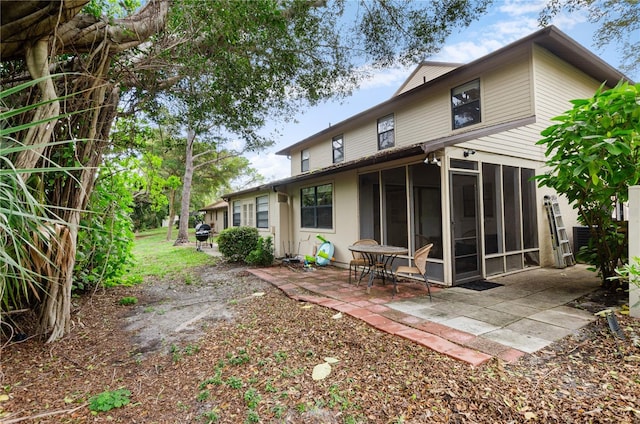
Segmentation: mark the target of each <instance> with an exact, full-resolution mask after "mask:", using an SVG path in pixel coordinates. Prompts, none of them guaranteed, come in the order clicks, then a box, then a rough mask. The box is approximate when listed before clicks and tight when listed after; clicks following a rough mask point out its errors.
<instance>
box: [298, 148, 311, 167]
mask: <svg viewBox="0 0 640 424" xmlns="http://www.w3.org/2000/svg"><path fill="white" fill-rule="evenodd" d="M308 170H309V149H304V150H302V152H300V171H301V172H307V171H308Z"/></svg>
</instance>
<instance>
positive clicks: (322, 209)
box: [300, 184, 333, 228]
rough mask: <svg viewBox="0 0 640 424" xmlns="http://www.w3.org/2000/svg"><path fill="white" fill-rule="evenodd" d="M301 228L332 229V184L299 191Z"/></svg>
mask: <svg viewBox="0 0 640 424" xmlns="http://www.w3.org/2000/svg"><path fill="white" fill-rule="evenodd" d="M300 199H301V223H302V227H303V228H333V184H323V185H319V186H314V187H306V188H303V189H301V190H300Z"/></svg>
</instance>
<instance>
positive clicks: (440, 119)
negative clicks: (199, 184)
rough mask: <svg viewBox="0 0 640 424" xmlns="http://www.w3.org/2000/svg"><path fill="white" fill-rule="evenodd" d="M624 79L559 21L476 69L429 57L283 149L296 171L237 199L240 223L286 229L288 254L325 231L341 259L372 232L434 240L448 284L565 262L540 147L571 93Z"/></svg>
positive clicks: (280, 248) (436, 271) (434, 275)
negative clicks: (356, 109) (556, 255)
mask: <svg viewBox="0 0 640 424" xmlns="http://www.w3.org/2000/svg"><path fill="white" fill-rule="evenodd" d="M621 79H626V77H625V76H624V75H623V74H622V73H620V72H619V71H617V70H616V69H614V68H613V67H611V66H609V65H608V64H607V63H605V62H603V61H602V60H601V59H600V58H599V57H597V56H596V55H594V54H593V53H591V52H589V51H588V50H587V49H585V48H584V47H582V46H581V45H579V44H578V43H576V42H575V41H574V40H572V39H571V38H569V37H568V36H566V35H565V34H564V33H562V32H561V31H559V30H558V29H557V28H555V27H547V28H544V29H542V30H540V31H537V32H535V33H533V34H531V35H530V36H528V37H526V38H523V39H521V40H519V41H516V42H514V43H512V44H510V45H508V46H506V47H504V48H502V49H500V50H497V51H495V52H493V53H491V54H489V55H486V56H484V57H482V58H480V59H477V60H475V61H473V62H471V63H468V64H464V65H460V64H451V63H434V62H424V63H422V64H420V65H419V66H418V67H417V69H416V70H415V71H414V72H413V74H412V75H411V76H410V77H409V78H408V79H407V81H406V82H405V83H404V84H403V85H402V86H401V87H400V89H399V90H398V91H397V92H396V93H395V94H394V96H392V98H390V99H389V100H387V101H385V102H383V103H381V104H378V105H376V106H374V107H372V108H370V109H368V110H365V111H363V112H361V113H359V114H357V115H355V116H351V117H348V118H346V119H345V120H343V121H342V122H340V123H338V124H336V125H332V126H330V127H328V128H326V129H325V130H323V131H321V132H319V133H317V134H313V135H310V136H309V137H308V138H305V139H304V140H301V141H299V142H297V143H295V144H292V145H290V146H289V147H286V148H285V149H282V150H281V151H279V152H278V154H280V155H286V156H287V157H289V158H290V160H291V177H290V178H286V179H282V180H279V181H275V182H272V183H269V184H264V185H261V186H259V187H254V188H251V189H247V190H243V191H239V192H235V193H231V194H228V195H226V196H225V200H227V201H228V202H229V213H230V214H231V216H232V217H233V218H232V225H250V226H255V227H257V228H258V229H259V230H260V231H261V232H262V233H263V234H264V235H271V236H273V238H274V246H275V249H276V255H277V256H284V255H285V254H298V253H300V254H311V253H312V249H313V247H314V246H313V245H314V243H315V242H318V243H319V241H317V240H316V238H315V235H316V234H322V235H323V236H324V237H325V238H326V239H328V240H330V241H331V242H333V243H334V246H335V254H334V256H335V259H336V260H335V263H336V264H337V265H338V266H341V265H342V266H346V264H348V263H349V260H350V258H351V253H350V251H349V250H348V249H347V246H349V245H350V244H352V243H353V242H354V241H355V240H358V239H362V238H373V239H376V240H377V241H378V242H380V243H383V244H389V245H395V246H403V247H407V248H408V249H409V252H410V254H411V253H412V252H414V251H415V250H416V249H418V248H420V247H421V246H423V245H425V244H427V243H434V248H433V249H432V251H431V253H430V256H429V266H428V274H429V276H430V279H432V280H433V281H435V282H439V283H442V284H445V285H455V284H459V283H462V282H465V281H469V280H473V279H478V278H487V277H490V276H493V275H500V274H505V273H509V272H514V271H519V270H523V269H526V268H528V267H539V266H552V265H553V263H554V261H553V253H552V247H551V240H550V233H549V225H548V221H547V218H546V215H545V210H544V206H543V196H544V195H545V194H553V193H549V192H548V190H547V189H541V188H538V187H537V186H536V183H535V182H534V181H533V180H532V177H533V176H534V175H536V174H541V173H543V172H545V166H544V161H545V156H544V147H542V146H538V145H536V142H537V141H538V140H540V139H541V136H540V132H541V131H542V130H543V129H545V128H547V127H548V126H549V125H551V124H552V121H551V118H552V117H555V116H558V115H560V114H561V113H563V112H564V111H566V110H569V109H571V107H572V105H571V104H570V103H569V100H572V99H577V98H587V97H591V96H592V95H593V93H594V92H595V91H596V89H597V88H598V87H599V86H600V85H601V84H602V83H603V82H604V83H606V84H607V85H608V86H614V85H615V84H616V83H617V82H618V81H619V80H621ZM561 208H562V210H563V212H564V218H565V219H564V220H565V224H567V226H571V225H575V213H574V211H573V210H572V208H571V207H570V206H569V205H567V204H566V203H561ZM407 260H408V259H407V258H406V257H405V258H399V259H397V261H396V262H397V263H400V261H404V263H406V261H407Z"/></svg>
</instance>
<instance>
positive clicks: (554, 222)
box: [544, 195, 576, 268]
mask: <svg viewBox="0 0 640 424" xmlns="http://www.w3.org/2000/svg"><path fill="white" fill-rule="evenodd" d="M544 207H545V209H546V211H547V218H549V229H550V231H551V245H552V246H553V253H554V256H555V259H556V268H566V267H568V266H572V265H575V264H576V260H575V258H574V257H573V252H572V251H571V244H569V236H568V235H567V229H566V227H565V226H564V222H563V220H562V214H561V213H560V205H559V204H558V198H557V197H556V196H549V195H546V196H544Z"/></svg>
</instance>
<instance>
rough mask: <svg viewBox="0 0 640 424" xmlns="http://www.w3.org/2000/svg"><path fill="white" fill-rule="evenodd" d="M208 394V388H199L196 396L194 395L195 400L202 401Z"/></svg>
mask: <svg viewBox="0 0 640 424" xmlns="http://www.w3.org/2000/svg"><path fill="white" fill-rule="evenodd" d="M209 396H211V392H210V391H209V390H201V391H200V393H198V396H196V400H197V401H198V402H204V401H205V400H207V399H209Z"/></svg>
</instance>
